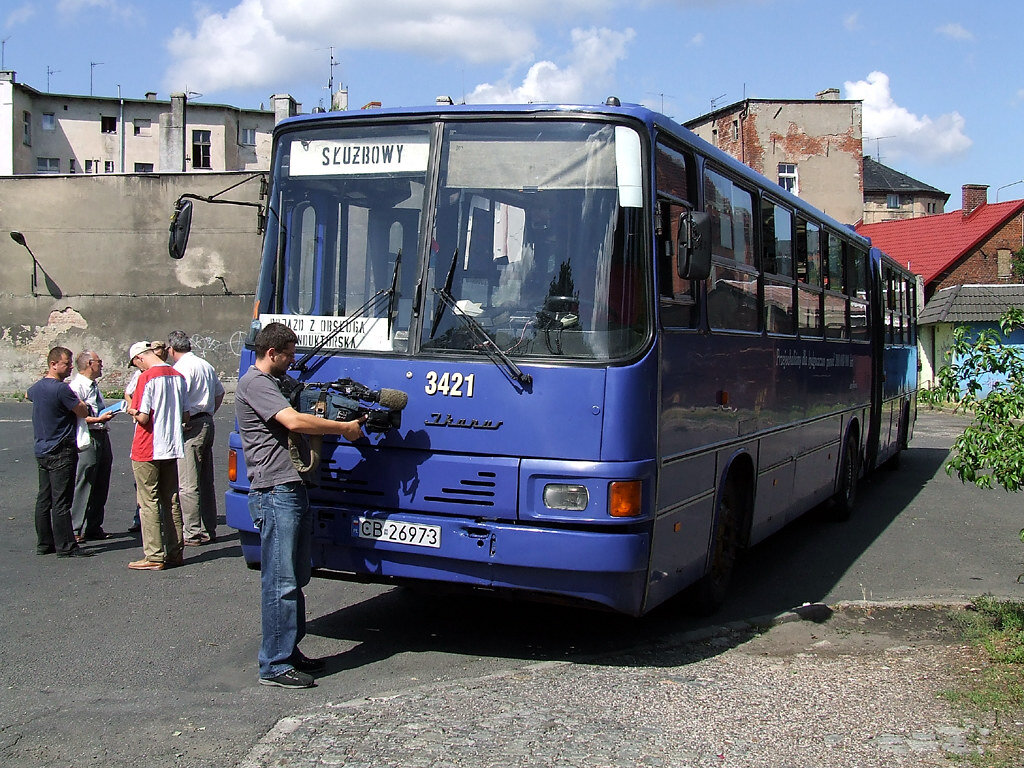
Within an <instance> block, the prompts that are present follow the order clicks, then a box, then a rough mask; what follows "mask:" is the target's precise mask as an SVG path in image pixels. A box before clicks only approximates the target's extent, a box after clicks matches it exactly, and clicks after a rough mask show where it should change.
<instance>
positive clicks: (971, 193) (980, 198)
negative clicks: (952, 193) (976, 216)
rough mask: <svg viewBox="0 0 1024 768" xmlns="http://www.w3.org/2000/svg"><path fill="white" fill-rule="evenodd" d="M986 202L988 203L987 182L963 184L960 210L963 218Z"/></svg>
mask: <svg viewBox="0 0 1024 768" xmlns="http://www.w3.org/2000/svg"><path fill="white" fill-rule="evenodd" d="M986 203H988V184H964V186H963V210H962V211H961V213H962V214H963V215H964V218H966V217H968V216H970V215H971V214H972V213H974V212H975V211H976V210H977V209H978V208H981V206H983V205H985V204H986Z"/></svg>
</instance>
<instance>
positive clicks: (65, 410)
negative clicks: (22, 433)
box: [28, 347, 92, 557]
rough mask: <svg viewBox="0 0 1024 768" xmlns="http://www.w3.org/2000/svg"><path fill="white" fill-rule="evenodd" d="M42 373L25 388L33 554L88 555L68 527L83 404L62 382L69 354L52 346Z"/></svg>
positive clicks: (84, 411) (85, 408) (67, 371)
mask: <svg viewBox="0 0 1024 768" xmlns="http://www.w3.org/2000/svg"><path fill="white" fill-rule="evenodd" d="M46 365H47V372H46V375H45V376H44V377H43V378H41V379H40V380H39V381H37V382H36V383H35V384H33V385H32V386H31V387H29V390H28V399H29V400H31V401H32V431H33V433H34V435H35V455H36V463H37V464H38V466H39V494H38V496H36V554H39V555H48V554H50V553H52V552H56V553H57V556H58V557H90V556H91V555H92V553H91V552H86V551H85V550H84V549H82V548H81V547H79V546H78V544H77V543H75V532H74V530H73V528H72V526H71V501H72V498H73V497H74V493H75V470H76V468H77V465H78V442H77V440H76V438H75V433H76V429H77V426H78V419H79V417H81V418H84V417H85V416H87V415H88V413H89V406H87V405H86V404H85V403H83V402H82V401H81V400H79V399H78V396H77V395H76V394H75V393H74V392H72V391H71V387H69V386H68V385H67V384H66V383H65V381H64V380H65V379H66V378H67V377H68V375H69V374H70V373H71V350H70V349H67V348H65V347H54V348H53V349H51V350H50V353H49V354H48V355H47V356H46Z"/></svg>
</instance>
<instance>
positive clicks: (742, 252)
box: [704, 170, 760, 331]
mask: <svg viewBox="0 0 1024 768" xmlns="http://www.w3.org/2000/svg"><path fill="white" fill-rule="evenodd" d="M704 201H705V206H706V209H707V213H708V214H709V215H710V217H711V253H712V264H711V283H710V285H709V287H708V324H709V325H710V326H711V327H712V328H716V329H723V330H735V331H758V330H760V313H759V311H758V298H757V293H758V291H757V288H758V286H757V284H758V268H757V261H758V260H757V259H756V258H755V251H754V201H753V195H752V194H751V193H750V192H748V191H747V190H745V189H742V188H741V187H739V186H737V185H735V184H733V182H732V180H730V179H728V178H726V177H725V176H722V175H720V174H718V173H715V172H714V171H711V170H705V172H704Z"/></svg>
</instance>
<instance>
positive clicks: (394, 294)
mask: <svg viewBox="0 0 1024 768" xmlns="http://www.w3.org/2000/svg"><path fill="white" fill-rule="evenodd" d="M401 265H402V249H401V248H399V249H398V253H396V254H395V271H394V272H392V273H391V291H390V292H389V293H388V338H389V339H390V338H391V326H392V324H393V323H394V322H395V310H396V309H397V308H398V272H399V268H400V267H401Z"/></svg>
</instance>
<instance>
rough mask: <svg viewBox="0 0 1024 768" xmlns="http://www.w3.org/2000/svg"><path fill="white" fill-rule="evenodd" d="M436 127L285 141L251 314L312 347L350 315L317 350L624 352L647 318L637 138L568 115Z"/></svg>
mask: <svg viewBox="0 0 1024 768" xmlns="http://www.w3.org/2000/svg"><path fill="white" fill-rule="evenodd" d="M434 129H435V126H434V125H415V124H414V125H409V124H403V125H388V126H372V127H369V126H365V125H361V126H354V127H338V126H332V127H325V128H317V129H306V130H303V131H302V132H301V133H300V132H295V133H292V134H288V135H287V136H286V137H285V138H284V140H283V141H282V142H281V146H280V147H279V152H278V156H277V158H276V163H275V188H274V193H273V200H272V203H271V205H272V211H273V214H274V215H272V217H271V226H270V228H269V229H270V231H269V232H268V236H267V241H266V247H265V251H264V269H263V274H262V282H261V290H260V300H261V306H262V307H264V308H265V309H264V310H263V311H264V312H266V315H265V316H261V320H263V321H264V322H267V321H268V320H281V321H284V322H288V323H289V324H290V325H292V327H293V328H294V329H295V330H296V332H297V333H298V335H299V346H300V347H307V348H308V347H313V346H315V345H317V344H319V343H320V342H321V341H323V339H324V338H325V336H326V335H327V334H330V333H331V332H332V331H334V330H335V329H337V327H338V325H339V323H340V322H343V321H342V320H341V318H353V322H351V323H350V324H349V326H348V327H346V328H345V329H343V332H341V333H338V334H336V335H335V337H334V338H332V339H330V343H329V344H328V345H326V349H328V350H331V349H340V348H344V349H347V350H353V351H359V350H366V351H371V352H402V353H417V352H420V351H423V352H429V353H431V354H442V355H448V354H458V355H461V356H465V355H466V354H467V353H470V354H480V353H482V351H483V349H482V348H483V347H485V346H492V345H493V346H492V348H493V347H497V348H499V349H500V350H501V352H503V353H504V354H506V355H508V356H509V357H519V358H531V357H541V358H550V357H560V358H565V359H580V360H611V359H620V358H624V357H627V356H629V355H632V354H635V353H636V352H637V351H638V350H639V349H640V348H641V347H642V345H643V344H644V343H645V342H646V341H647V339H648V337H649V335H650V328H649V318H650V316H651V311H650V308H649V306H648V305H649V299H648V296H649V291H648V287H647V284H648V282H649V280H650V276H649V272H648V270H647V269H646V268H645V267H644V266H643V263H644V258H643V257H644V254H643V250H644V248H645V246H644V238H643V237H641V236H640V235H641V233H642V232H643V231H644V230H643V221H642V216H643V208H642V199H641V193H640V192H639V189H632V188H628V187H626V186H624V179H625V178H639V177H640V175H641V171H640V166H641V161H640V148H639V140H638V138H637V135H636V134H635V132H633V131H632V130H631V129H626V128H623V127H622V126H618V127H616V126H614V125H609V124H606V123H600V122H584V121H578V120H577V121H569V120H531V121H520V120H517V121H513V120H487V121H477V122H471V121H466V122H457V123H451V124H447V125H444V126H442V128H441V130H440V131H435V130H434ZM624 133H625V135H624ZM434 136H439V137H440V141H441V144H440V147H433V146H432V144H431V142H432V141H433V140H435V139H433V138H432V137H434ZM432 159H434V162H437V163H439V168H438V169H437V174H436V176H434V174H431V172H430V170H431V169H430V168H429V166H430V162H431V160H432ZM432 177H435V178H437V188H436V193H435V194H431V190H430V189H429V183H430V182H429V180H430V179H431V178H432ZM638 187H639V185H638ZM275 224H276V225H277V226H276V230H275V226H274V225H275ZM424 232H427V233H429V236H424ZM421 249H422V251H424V252H421ZM424 278H425V284H424V286H423V287H422V289H420V290H417V285H418V283H419V281H420V280H421V279H424ZM392 284H394V285H395V286H396V287H397V291H396V292H395V295H392V293H391V291H390V289H391V286H392ZM417 295H419V296H420V297H421V304H422V306H421V307H420V312H418V313H417V314H416V316H415V317H414V315H413V311H414V307H413V298H414V297H415V296H417Z"/></svg>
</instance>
